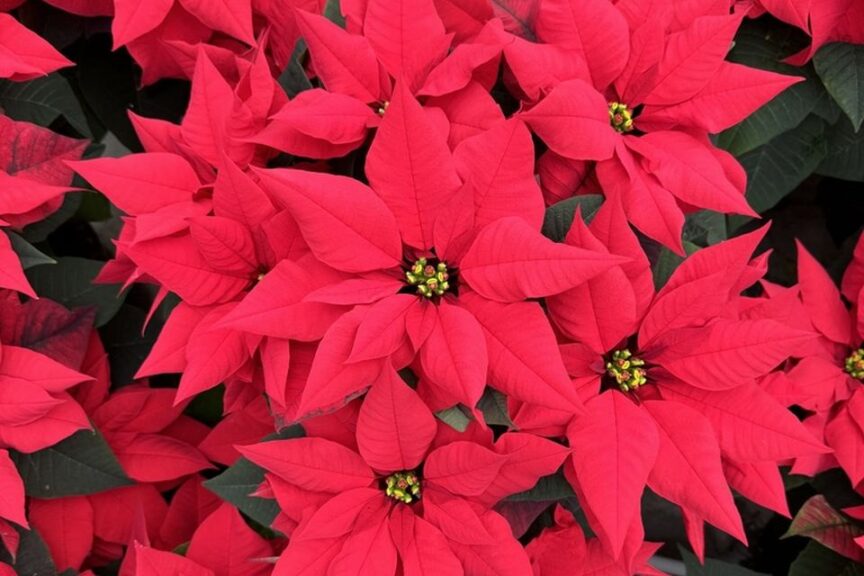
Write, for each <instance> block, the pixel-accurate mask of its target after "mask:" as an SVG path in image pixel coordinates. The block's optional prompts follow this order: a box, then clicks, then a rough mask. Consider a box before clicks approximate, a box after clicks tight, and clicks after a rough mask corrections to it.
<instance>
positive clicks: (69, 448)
mask: <svg viewBox="0 0 864 576" xmlns="http://www.w3.org/2000/svg"><path fill="white" fill-rule="evenodd" d="M11 456H12V459H13V460H14V461H15V465H16V466H17V467H18V472H19V473H20V474H21V479H22V480H23V481H24V489H25V491H26V492H27V495H28V496H33V497H36V498H62V497H64V496H84V495H86V494H96V493H97V492H104V491H105V490H111V489H112V488H120V487H121V486H128V485H130V484H132V483H133V482H132V481H131V480H130V479H129V478H128V477H127V476H126V473H125V472H123V468H121V467H120V463H119V462H118V461H117V457H116V456H114V453H113V452H112V451H111V448H110V447H109V446H108V443H107V442H105V438H103V437H102V434H100V433H99V431H98V430H79V431H78V432H76V433H75V434H73V435H72V436H70V437H69V438H66V439H65V440H63V441H61V442H59V443H58V444H55V445H54V446H51V447H50V448H46V449H44V450H40V451H39V452H34V453H33V454H20V453H18V452H12V453H11Z"/></svg>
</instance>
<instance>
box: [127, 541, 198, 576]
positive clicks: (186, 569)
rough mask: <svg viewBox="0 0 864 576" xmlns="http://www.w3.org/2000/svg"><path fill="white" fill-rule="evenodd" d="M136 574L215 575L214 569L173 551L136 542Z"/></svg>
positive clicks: (161, 575) (153, 575) (144, 575)
mask: <svg viewBox="0 0 864 576" xmlns="http://www.w3.org/2000/svg"><path fill="white" fill-rule="evenodd" d="M135 574H136V576H175V575H177V574H183V576H215V575H214V574H213V571H212V570H210V569H208V568H204V567H203V566H199V565H198V564H196V563H195V562H193V561H192V560H189V559H188V558H184V557H183V556H180V555H178V554H172V553H171V552H162V551H161V550H156V549H155V548H149V547H147V546H144V545H141V544H139V543H138V542H135Z"/></svg>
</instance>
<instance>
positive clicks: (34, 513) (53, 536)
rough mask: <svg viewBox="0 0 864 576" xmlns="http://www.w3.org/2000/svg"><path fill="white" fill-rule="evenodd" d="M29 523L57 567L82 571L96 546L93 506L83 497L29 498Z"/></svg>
mask: <svg viewBox="0 0 864 576" xmlns="http://www.w3.org/2000/svg"><path fill="white" fill-rule="evenodd" d="M30 522H32V524H33V528H34V529H35V530H37V531H38V532H39V536H41V537H42V539H43V540H44V541H45V545H46V546H48V551H49V552H51V559H52V560H54V565H55V566H57V569H58V570H69V569H72V570H79V569H80V568H81V564H83V563H84V559H85V558H86V557H87V556H88V555H89V554H90V551H91V548H92V547H93V507H92V506H91V505H90V501H89V500H88V499H87V498H86V497H84V496H77V497H67V498H58V499H56V500H39V499H36V498H34V499H32V500H30Z"/></svg>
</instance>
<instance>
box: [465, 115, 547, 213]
mask: <svg viewBox="0 0 864 576" xmlns="http://www.w3.org/2000/svg"><path fill="white" fill-rule="evenodd" d="M454 158H455V160H456V169H457V171H458V172H459V176H460V177H461V178H462V180H463V181H465V182H467V183H468V185H469V186H471V189H472V191H473V195H474V204H475V222H476V226H477V227H478V228H482V227H483V226H485V225H486V224H490V223H491V222H494V221H495V220H497V219H498V218H501V217H505V216H519V217H521V218H524V219H525V221H526V222H528V224H529V225H530V226H531V227H532V228H534V229H539V228H540V226H541V225H542V224H543V212H544V207H543V197H542V192H541V191H540V188H539V186H538V185H537V181H536V180H535V178H534V170H533V168H534V143H533V142H532V141H531V134H530V133H529V132H528V130H527V129H526V128H525V125H524V124H523V123H522V122H521V121H520V120H518V119H510V120H508V121H505V122H499V123H496V124H495V126H494V127H493V128H491V129H490V130H487V131H485V132H483V133H482V134H479V135H477V136H474V137H473V138H469V139H467V140H464V141H463V142H462V143H461V144H460V145H459V147H458V148H457V149H456V151H455V152H454Z"/></svg>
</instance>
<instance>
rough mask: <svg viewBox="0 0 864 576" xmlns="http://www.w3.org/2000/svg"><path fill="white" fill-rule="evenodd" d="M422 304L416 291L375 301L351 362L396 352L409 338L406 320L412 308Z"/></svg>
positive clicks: (358, 333) (356, 343)
mask: <svg viewBox="0 0 864 576" xmlns="http://www.w3.org/2000/svg"><path fill="white" fill-rule="evenodd" d="M422 305H423V304H422V303H421V302H420V301H419V299H418V298H417V296H415V295H414V294H394V295H392V296H390V297H388V298H383V299H382V300H379V301H378V302H376V303H374V304H372V306H370V307H369V311H368V312H367V314H366V316H365V317H364V318H363V320H362V322H361V323H360V326H359V327H358V328H357V337H356V338H355V339H354V346H353V347H352V348H351V356H350V357H349V358H348V360H349V362H361V361H363V360H373V359H375V358H384V357H387V356H390V355H391V354H394V353H395V352H396V351H397V350H399V348H401V347H402V346H403V345H404V344H405V342H406V340H407V338H408V332H407V330H406V326H405V323H406V321H407V318H408V317H409V314H410V311H411V309H412V308H414V307H415V306H422Z"/></svg>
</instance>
